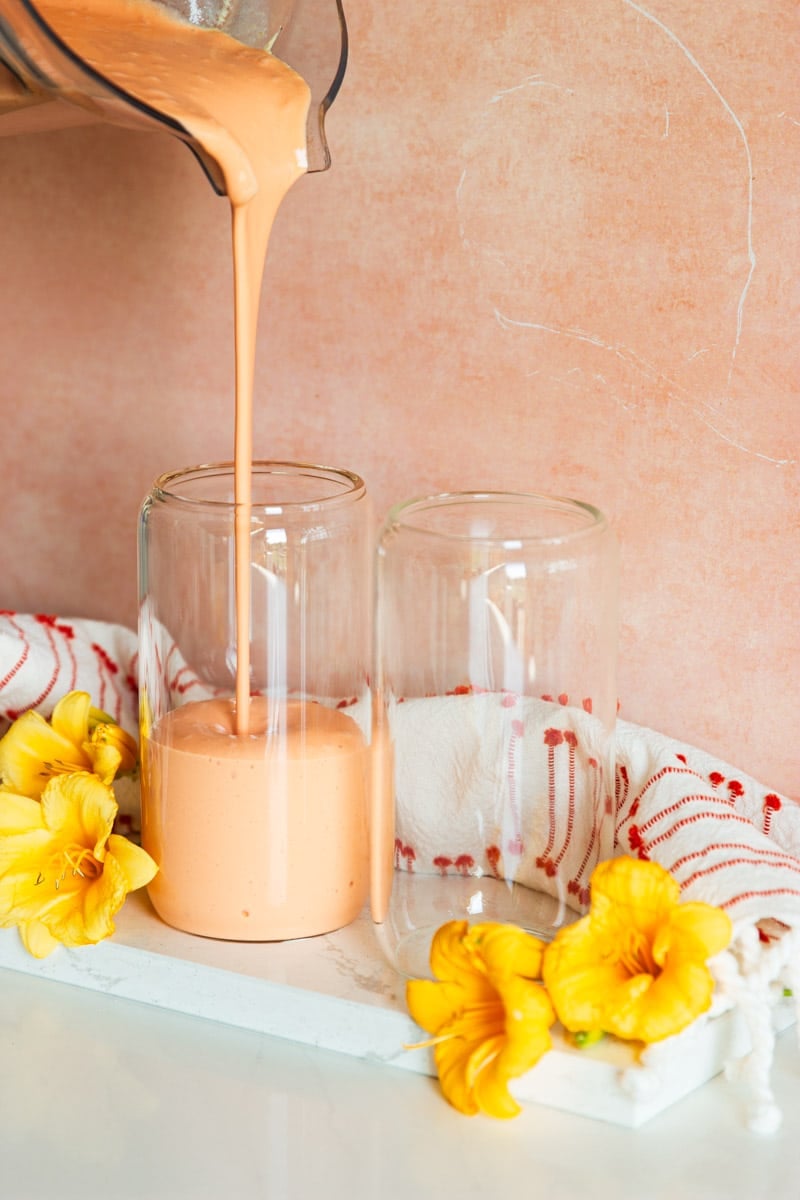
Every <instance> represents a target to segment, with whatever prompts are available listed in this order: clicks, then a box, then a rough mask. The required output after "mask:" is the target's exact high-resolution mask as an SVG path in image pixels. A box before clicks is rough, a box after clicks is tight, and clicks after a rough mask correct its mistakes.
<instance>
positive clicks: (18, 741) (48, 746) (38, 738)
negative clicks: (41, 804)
mask: <svg viewBox="0 0 800 1200" xmlns="http://www.w3.org/2000/svg"><path fill="white" fill-rule="evenodd" d="M88 766H89V761H88V759H87V758H86V756H85V755H84V754H83V752H82V751H81V749H80V747H79V746H76V745H74V744H73V743H72V742H71V741H70V740H69V738H66V737H63V736H62V735H61V734H59V733H58V732H57V731H56V730H55V729H52V728H51V727H50V725H48V723H47V721H45V719H44V717H43V716H42V715H41V714H40V713H37V712H26V713H23V714H22V716H21V717H17V719H16V721H15V722H14V724H13V725H12V726H11V728H10V729H9V730H8V733H6V735H5V736H4V737H3V738H2V739H1V740H0V778H2V781H3V788H5V789H7V790H9V791H13V792H18V793H19V794H20V795H23V796H31V797H32V798H33V799H34V800H38V798H39V797H40V796H41V794H42V790H43V788H44V786H45V784H46V783H47V780H48V779H49V778H50V777H51V776H52V775H54V774H57V773H59V772H62V771H82V770H85V769H86V767H88Z"/></svg>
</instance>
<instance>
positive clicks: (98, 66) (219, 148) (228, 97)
mask: <svg viewBox="0 0 800 1200" xmlns="http://www.w3.org/2000/svg"><path fill="white" fill-rule="evenodd" d="M37 7H38V8H39V10H40V12H41V14H42V16H43V17H44V18H45V20H46V21H47V22H48V24H50V25H51V27H52V28H53V29H54V31H55V32H56V33H57V34H58V35H59V37H61V38H62V39H63V41H65V42H66V43H67V44H68V45H69V46H70V47H71V49H73V50H75V51H76V52H77V53H78V54H79V55H80V56H81V57H82V58H83V59H84V60H85V61H86V62H87V63H88V64H89V65H90V66H91V67H93V68H94V69H95V70H96V71H98V72H99V73H100V74H101V75H103V76H105V77H106V78H107V79H110V80H111V81H112V82H113V83H115V84H116V85H117V86H118V87H120V88H122V89H123V90H124V91H125V92H127V93H128V95H130V96H133V97H135V98H136V99H137V100H138V101H140V102H141V103H142V104H144V105H147V106H148V107H149V108H152V109H155V110H156V111H157V112H159V113H161V114H162V115H164V116H166V117H168V118H171V119H172V120H173V121H175V122H177V123H178V124H179V125H180V126H182V127H183V128H184V129H185V130H186V131H188V132H189V133H190V134H191V135H192V136H193V137H195V138H196V139H197V141H198V142H200V144H201V145H202V146H203V148H204V149H205V150H206V151H207V152H208V153H209V154H210V155H211V157H212V158H214V159H215V160H216V162H217V163H218V164H219V166H220V169H221V171H222V174H223V176H224V179H225V185H226V189H227V193H228V197H229V199H230V202H231V207H232V213H233V265H234V315H235V331H236V332H235V337H236V346H235V361H236V413H235V430H234V462H235V485H234V486H235V500H236V505H237V507H236V518H235V519H236V614H237V646H236V651H237V671H236V726H237V730H238V731H239V732H240V733H242V734H246V733H247V729H248V720H249V696H250V652H249V651H250V647H249V627H250V546H249V529H250V503H251V487H250V480H251V464H252V460H253V433H252V429H253V373H254V364H255V346H256V325H257V320H258V307H259V297H260V293H261V282H262V277H263V272H264V261H265V258H266V254H267V245H268V242H269V235H270V231H271V229H272V223H273V221H274V219H275V214H276V213H277V211H278V208H279V206H280V203H281V201H282V200H283V198H284V196H285V195H286V193H287V192H288V190H289V188H290V187H291V186H292V184H293V183H294V182H295V181H296V180H297V179H298V178H299V177H300V176H301V175H302V174H304V172H305V170H306V165H307V158H306V118H307V115H308V106H309V102H310V92H309V89H308V85H307V84H306V83H305V82H304V80H302V79H301V78H300V76H299V75H298V74H297V73H296V72H295V71H293V70H292V69H291V68H290V67H287V66H286V65H285V64H284V63H282V62H281V61H280V60H279V59H277V58H275V57H274V56H273V55H271V54H268V53H267V52H266V51H261V50H256V49H252V48H251V47H249V46H243V45H242V44H241V43H239V42H237V41H236V40H235V39H234V38H231V37H229V36H228V35H227V34H225V33H221V32H219V31H218V30H208V29H201V28H198V27H197V26H193V25H190V24H188V23H187V22H184V21H180V20H179V19H178V18H177V17H176V16H175V15H174V14H173V13H171V12H169V11H167V10H165V9H163V8H160V7H158V6H156V5H154V4H150V3H148V2H147V0H41V2H40V3H38V5H37ZM70 99H72V100H74V102H75V103H76V104H78V105H80V104H81V103H85V101H83V100H82V98H81V97H80V96H75V97H70ZM94 107H96V106H94ZM102 111H103V115H104V116H105V117H106V119H107V120H110V121H113V120H114V117H115V110H114V109H113V108H112V107H111V106H110V103H109V102H107V103H105V104H104V105H103V109H102ZM118 111H119V119H120V123H122V124H130V123H131V118H130V115H129V113H128V111H126V109H125V106H123V105H122V104H121V103H120V104H119V109H118ZM165 128H166V127H165Z"/></svg>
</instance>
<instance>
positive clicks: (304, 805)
mask: <svg viewBox="0 0 800 1200" xmlns="http://www.w3.org/2000/svg"><path fill="white" fill-rule="evenodd" d="M240 507H241V506H240V505H238V504H237V503H236V501H235V488H234V471H233V467H232V465H230V464H220V465H217V466H204V467H197V468H192V469H188V470H185V471H179V472H175V473H172V474H169V475H165V476H162V477H161V478H160V479H159V480H157V481H156V483H155V485H154V486H153V489H152V490H151V492H150V494H149V495H148V497H147V499H146V500H145V503H144V506H143V509H142V514H141V520H140V536H139V545H140V623H139V654H140V681H141V704H142V744H141V757H142V840H143V844H144V845H145V847H146V849H147V850H148V852H149V853H150V854H151V855H152V857H153V858H154V859H155V861H156V862H157V863H158V865H159V872H158V875H157V876H156V878H155V880H154V881H153V884H152V885H151V887H150V897H151V899H152V902H153V904H154V906H155V908H156V911H157V912H158V914H159V916H160V917H161V918H162V919H163V920H164V921H166V922H167V923H168V924H170V925H173V926H175V927H176V928H179V929H183V930H185V931H187V932H190V933H196V934H202V935H205V936H208V937H217V938H228V939H235V940H247V941H249V940H253V941H271V940H279V939H286V938H295V937H307V936H311V935H314V934H321V933H325V932H328V931H330V930H333V929H337V928H339V927H341V926H343V925H345V924H347V923H349V922H350V921H352V920H353V919H354V918H355V917H356V916H357V915H358V913H359V911H360V910H361V908H362V906H363V904H364V902H365V899H366V896H367V892H368V886H369V848H368V811H367V806H368V785H369V776H370V759H369V755H370V740H371V738H370V727H371V692H370V646H371V604H372V587H371V578H372V576H371V561H370V541H371V528H372V526H371V520H370V513H369V501H368V497H367V494H366V489H365V486H364V484H363V482H362V480H361V479H360V478H359V477H358V476H357V475H354V474H351V473H350V472H347V471H340V470H333V469H327V468H322V467H314V466H305V465H302V464H295V463H269V462H255V463H253V466H252V472H251V497H250V501H249V504H248V506H247V509H246V519H247V528H246V535H245V537H244V539H243V533H242V529H241V527H239V528H237V519H236V518H237V509H240ZM243 540H244V542H245V545H246V547H247V574H248V576H249V588H248V589H246V592H245V595H244V598H243V596H242V592H241V589H240V588H237V567H238V571H239V572H240V571H241V563H238V564H237V545H240V544H241V543H242V541H243ZM243 604H244V606H245V607H244V608H243ZM237 610H238V611H237Z"/></svg>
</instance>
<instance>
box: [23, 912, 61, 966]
mask: <svg viewBox="0 0 800 1200" xmlns="http://www.w3.org/2000/svg"><path fill="white" fill-rule="evenodd" d="M19 932H20V937H21V938H22V944H23V945H24V947H25V949H26V950H27V951H28V953H29V954H32V955H33V956H34V958H47V955H48V954H51V953H52V952H53V950H55V948H56V946H57V945H58V942H57V941H56V939H55V938H54V937H53V935H52V933H50V930H49V929H48V928H47V926H46V925H43V924H42V923H41V921H26V922H25V923H24V924H23V925H20V927H19Z"/></svg>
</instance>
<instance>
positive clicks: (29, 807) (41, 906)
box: [0, 772, 157, 958]
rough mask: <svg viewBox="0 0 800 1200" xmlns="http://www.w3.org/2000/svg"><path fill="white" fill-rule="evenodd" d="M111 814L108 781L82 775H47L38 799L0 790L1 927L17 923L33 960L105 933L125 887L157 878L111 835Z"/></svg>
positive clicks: (150, 865) (146, 860)
mask: <svg viewBox="0 0 800 1200" xmlns="http://www.w3.org/2000/svg"><path fill="white" fill-rule="evenodd" d="M116 815H117V803H116V800H115V799H114V793H113V791H112V790H111V787H110V785H109V784H107V783H103V782H102V780H100V779H98V777H97V776H96V775H92V774H90V773H88V772H75V773H72V774H69V775H55V776H53V778H52V779H50V780H49V782H48V783H47V785H46V786H45V788H44V791H43V792H42V796H41V800H40V801H39V800H32V799H31V798H30V797H28V796H18V795H16V794H14V793H13V792H0V928H8V927H9V926H13V925H18V926H19V927H20V932H21V934H22V940H23V942H24V943H25V946H26V947H27V949H28V950H29V951H30V952H31V954H34V955H35V956H36V957H37V958H44V957H45V955H47V954H49V953H50V951H51V950H53V949H54V948H55V946H56V945H58V944H59V943H61V944H62V945H65V946H83V945H87V944H89V943H94V942H99V941H101V940H102V939H103V938H106V937H108V936H109V935H110V934H112V933H113V932H114V916H115V914H116V913H117V912H119V910H120V908H121V907H122V905H123V904H124V902H125V897H126V896H127V894H128V892H132V891H135V890H136V889H137V888H140V887H143V886H144V885H145V884H147V883H149V882H150V880H151V879H152V878H153V876H154V875H155V873H156V869H157V868H156V865H155V863H154V862H153V860H152V859H151V858H150V855H149V854H147V853H146V852H145V851H144V850H142V849H141V847H139V846H135V845H134V844H133V843H132V842H129V841H128V840H127V838H124V837H119V836H118V835H116V834H113V833H112V832H111V830H112V827H113V824H114V819H115V817H116Z"/></svg>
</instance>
